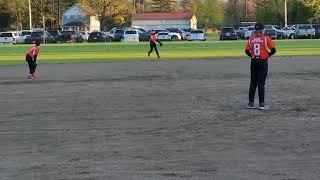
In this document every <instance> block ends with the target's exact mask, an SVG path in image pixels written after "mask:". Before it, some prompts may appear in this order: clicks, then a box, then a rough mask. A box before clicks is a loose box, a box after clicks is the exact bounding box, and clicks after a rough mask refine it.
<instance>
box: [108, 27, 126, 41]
mask: <svg viewBox="0 0 320 180" xmlns="http://www.w3.org/2000/svg"><path fill="white" fill-rule="evenodd" d="M123 33H124V29H122V28H116V27H115V28H113V29H111V31H109V32H106V33H104V34H105V35H106V36H109V37H112V39H113V41H115V42H120V41H121V40H122V39H123Z"/></svg>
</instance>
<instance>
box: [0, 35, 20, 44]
mask: <svg viewBox="0 0 320 180" xmlns="http://www.w3.org/2000/svg"><path fill="white" fill-rule="evenodd" d="M19 43H22V42H21V38H20V35H19V33H18V32H3V33H1V34H0V44H19Z"/></svg>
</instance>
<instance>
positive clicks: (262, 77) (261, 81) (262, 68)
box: [258, 60, 268, 110]
mask: <svg viewBox="0 0 320 180" xmlns="http://www.w3.org/2000/svg"><path fill="white" fill-rule="evenodd" d="M267 75H268V60H262V61H260V63H259V72H258V94H259V108H260V109H263V110H265V109H267V108H268V107H267V106H266V104H265V84H266V79H267Z"/></svg>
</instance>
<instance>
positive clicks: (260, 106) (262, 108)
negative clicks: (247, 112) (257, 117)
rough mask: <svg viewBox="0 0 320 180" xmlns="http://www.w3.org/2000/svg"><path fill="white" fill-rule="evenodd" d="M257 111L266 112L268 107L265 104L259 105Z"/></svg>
mask: <svg viewBox="0 0 320 180" xmlns="http://www.w3.org/2000/svg"><path fill="white" fill-rule="evenodd" d="M259 109H260V110H268V109H269V106H268V105H266V104H265V103H259Z"/></svg>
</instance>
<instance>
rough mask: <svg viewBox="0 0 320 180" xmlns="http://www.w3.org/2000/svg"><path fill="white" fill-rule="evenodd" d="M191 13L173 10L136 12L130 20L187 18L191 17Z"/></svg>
mask: <svg viewBox="0 0 320 180" xmlns="http://www.w3.org/2000/svg"><path fill="white" fill-rule="evenodd" d="M192 16H193V14H192V13H188V12H174V13H138V14H136V15H135V16H134V17H133V18H132V20H187V19H191V18H192Z"/></svg>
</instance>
